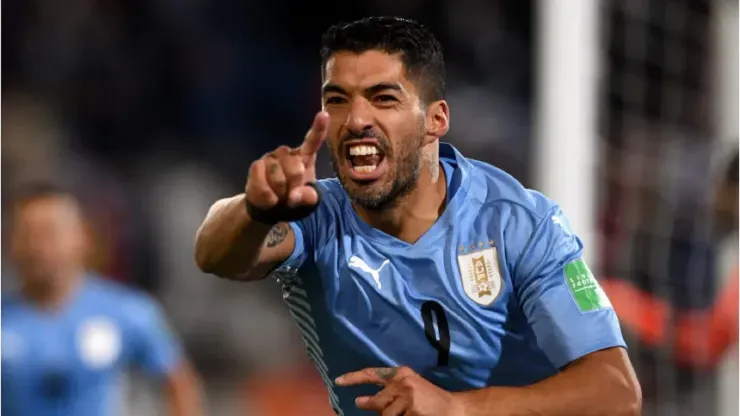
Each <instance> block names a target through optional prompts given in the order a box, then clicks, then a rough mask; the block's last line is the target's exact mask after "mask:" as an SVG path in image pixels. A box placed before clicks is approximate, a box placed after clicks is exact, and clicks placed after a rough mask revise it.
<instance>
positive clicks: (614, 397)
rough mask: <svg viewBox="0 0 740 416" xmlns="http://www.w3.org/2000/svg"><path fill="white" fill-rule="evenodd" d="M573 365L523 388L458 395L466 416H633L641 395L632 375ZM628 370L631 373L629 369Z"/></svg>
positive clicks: (619, 371)
mask: <svg viewBox="0 0 740 416" xmlns="http://www.w3.org/2000/svg"><path fill="white" fill-rule="evenodd" d="M585 364H586V363H575V364H574V365H573V366H572V367H569V368H567V369H565V370H563V371H562V372H560V373H558V374H557V375H555V376H552V377H550V378H548V379H546V380H543V381H541V382H539V383H536V384H533V385H531V386H526V387H490V388H485V389H481V390H474V391H470V392H463V393H458V394H459V395H460V398H461V400H462V402H463V404H464V408H465V409H466V412H465V413H464V414H465V416H488V415H506V416H528V415H537V416H581V415H584V416H586V415H604V416H633V415H639V414H640V409H641V401H642V399H641V393H640V388H639V385H638V384H637V382H636V379H635V377H634V375H633V374H632V375H630V376H625V375H624V373H623V371H621V370H620V369H618V368H616V367H609V366H601V367H599V368H594V366H591V365H585ZM630 371H631V370H630Z"/></svg>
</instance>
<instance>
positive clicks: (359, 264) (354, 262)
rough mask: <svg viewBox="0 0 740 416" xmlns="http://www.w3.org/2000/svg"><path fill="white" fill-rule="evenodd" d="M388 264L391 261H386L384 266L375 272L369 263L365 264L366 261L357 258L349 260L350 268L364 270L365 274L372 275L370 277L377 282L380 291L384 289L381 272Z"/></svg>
mask: <svg viewBox="0 0 740 416" xmlns="http://www.w3.org/2000/svg"><path fill="white" fill-rule="evenodd" d="M388 263H390V260H385V261H384V262H383V264H381V265H380V267H378V269H377V270H373V269H371V268H370V266H368V265H367V263H365V260H363V259H361V258H359V257H357V256H352V257H350V258H349V265H350V267H355V268H358V269H360V270H362V271H363V272H366V273H370V276H372V277H373V280H375V284H376V285H378V289H381V288H382V287H383V286H382V285H381V283H380V270H381V269H382V268H383V267H385V265H386V264H388Z"/></svg>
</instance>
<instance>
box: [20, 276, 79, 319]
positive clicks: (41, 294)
mask: <svg viewBox="0 0 740 416" xmlns="http://www.w3.org/2000/svg"><path fill="white" fill-rule="evenodd" d="M81 276H82V273H77V272H75V273H65V274H64V276H61V275H60V276H54V277H53V278H47V279H39V280H30V279H29V280H26V281H25V283H24V284H23V286H22V288H21V291H22V293H23V296H24V297H25V298H26V299H27V300H28V301H29V302H31V303H32V304H34V305H36V306H37V307H39V308H41V309H45V310H57V309H61V308H62V307H63V306H64V305H65V304H66V303H67V301H68V300H69V298H70V297H71V296H72V294H73V293H74V292H75V290H76V289H77V287H78V286H79V284H80V282H81V281H82V277H81Z"/></svg>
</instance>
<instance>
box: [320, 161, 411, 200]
mask: <svg viewBox="0 0 740 416" xmlns="http://www.w3.org/2000/svg"><path fill="white" fill-rule="evenodd" d="M331 164H332V168H333V169H334V172H335V173H336V175H337V177H338V178H339V183H341V184H342V187H343V188H344V191H345V192H346V193H347V195H348V196H349V198H350V200H351V201H352V203H354V204H357V205H359V206H361V207H363V208H365V209H366V210H368V211H376V212H378V211H385V210H388V209H391V208H394V207H396V206H397V205H398V203H399V202H400V201H401V200H402V199H403V197H405V196H406V195H408V194H409V193H411V191H412V190H414V188H415V187H416V184H417V183H418V182H419V176H420V174H421V157H420V155H419V154H418V153H417V155H416V157H415V158H410V159H409V160H405V161H404V163H403V165H402V166H400V167H399V175H397V176H396V177H395V178H393V183H392V184H391V189H390V190H388V191H387V192H384V193H381V194H379V195H377V194H375V195H362V194H355V193H353V192H351V186H347V184H346V183H345V181H344V179H342V176H341V175H339V169H338V168H337V162H336V158H335V157H334V155H332V156H331Z"/></svg>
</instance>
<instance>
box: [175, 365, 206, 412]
mask: <svg viewBox="0 0 740 416" xmlns="http://www.w3.org/2000/svg"><path fill="white" fill-rule="evenodd" d="M167 405H168V406H167V407H168V409H167V410H168V412H167V414H168V415H170V416H201V415H203V414H204V409H203V405H204V401H203V393H202V386H201V384H200V382H199V378H198V377H197V376H196V374H195V371H194V370H193V369H192V367H191V366H190V365H189V364H187V363H184V364H182V365H181V366H180V367H179V368H178V370H177V371H176V373H175V374H174V376H173V377H171V378H170V379H169V380H168V383H167Z"/></svg>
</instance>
